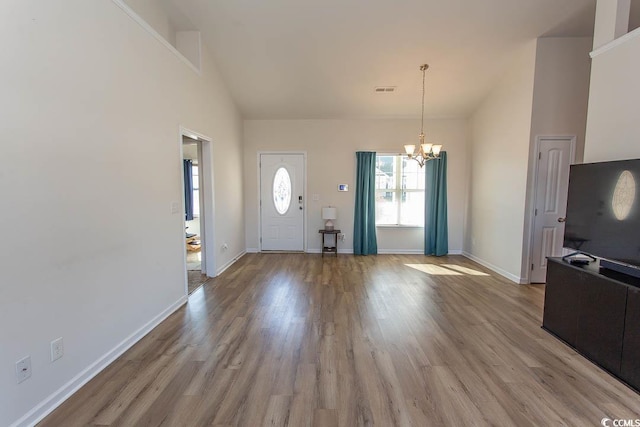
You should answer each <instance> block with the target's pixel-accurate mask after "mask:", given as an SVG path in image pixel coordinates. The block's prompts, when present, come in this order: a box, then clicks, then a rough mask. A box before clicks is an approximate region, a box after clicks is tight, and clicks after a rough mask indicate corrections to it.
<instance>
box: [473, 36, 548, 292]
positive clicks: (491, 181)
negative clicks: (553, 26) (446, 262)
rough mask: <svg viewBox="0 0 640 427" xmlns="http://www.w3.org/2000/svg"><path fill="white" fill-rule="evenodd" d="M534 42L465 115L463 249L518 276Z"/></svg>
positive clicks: (534, 52)
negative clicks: (468, 165) (467, 119)
mask: <svg viewBox="0 0 640 427" xmlns="http://www.w3.org/2000/svg"><path fill="white" fill-rule="evenodd" d="M535 57H536V42H535V41H532V42H528V43H527V44H526V45H525V46H523V47H522V48H521V49H520V51H519V52H517V55H516V56H515V59H514V61H513V62H512V64H511V65H510V66H509V68H508V69H506V70H505V73H504V76H503V77H502V78H501V79H500V81H499V82H498V83H497V85H496V87H495V88H494V89H493V90H492V91H491V93H490V94H489V95H488V96H487V98H486V99H485V100H484V101H483V102H482V104H481V105H480V106H479V108H478V109H477V110H476V111H475V112H474V113H473V115H472V116H471V118H470V144H469V148H470V153H469V156H471V177H470V184H469V191H470V192H469V201H468V208H467V215H468V218H467V221H466V230H465V252H466V253H467V254H468V255H469V256H470V257H471V258H473V259H476V260H478V261H479V262H481V263H483V264H485V265H487V266H489V267H490V268H492V269H494V270H495V271H496V272H498V273H500V274H503V275H505V276H506V277H509V278H511V279H512V280H514V281H518V282H519V281H520V280H521V277H522V276H521V275H522V271H521V264H522V248H523V225H524V216H525V202H526V192H527V168H528V161H529V140H530V135H531V109H532V103H533V85H534V70H535Z"/></svg>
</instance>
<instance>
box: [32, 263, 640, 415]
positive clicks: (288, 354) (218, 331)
mask: <svg viewBox="0 0 640 427" xmlns="http://www.w3.org/2000/svg"><path fill="white" fill-rule="evenodd" d="M543 299H544V286H542V285H536V286H523V285H516V284H513V283H511V282H509V281H507V280H506V279H503V278H501V277H500V276H497V275H495V274H493V273H490V272H489V271H488V270H486V269H484V268H483V267H480V266H479V265H478V264H476V263H474V262H471V261H469V260H467V259H466V258H463V257H461V256H448V257H441V258H432V257H424V256H418V255H401V256H400V255H398V256H396V255H379V256H367V257H355V256H349V255H340V256H339V257H338V258H334V257H325V258H322V257H321V256H320V255H317V254H249V255H245V256H244V257H243V258H241V259H240V260H239V261H238V262H237V263H236V264H234V265H233V266H232V267H231V268H230V269H228V270H227V271H226V272H225V273H224V274H222V275H221V276H220V277H218V278H216V279H214V280H211V281H209V282H207V283H206V284H205V285H204V286H203V287H202V288H201V289H200V290H198V291H197V292H195V293H194V294H193V295H191V297H190V298H189V303H188V304H187V305H186V306H184V307H183V308H181V309H180V310H178V311H177V312H176V313H175V314H173V315H172V316H171V317H170V318H168V319H167V320H166V321H164V322H163V323H162V324H161V325H160V326H158V327H157V328H156V329H154V330H153V331H152V332H151V333H150V334H149V335H147V336H146V337H145V338H144V339H143V340H141V341H140V342H139V343H138V344H136V345H135V346H134V347H133V348H131V349H130V350H129V351H127V352H126V353H125V354H124V355H123V356H122V357H120V358H119V359H118V360H117V361H115V362H114V363H113V364H112V365H111V366H110V367H108V368H107V369H106V370H104V371H103V372H102V373H100V374H99V375H98V376H97V377H96V378H95V379H93V380H92V381H91V382H89V383H88V384H87V385H86V386H84V387H83V388H82V389H81V390H80V391H79V392H78V393H76V394H75V395H74V396H72V397H71V398H70V399H69V400H68V401H66V402H65V403H64V404H63V405H62V406H60V407H59V408H58V409H57V410H56V411H55V412H53V413H52V414H51V415H49V416H48V417H47V418H46V419H45V420H44V421H43V422H42V423H41V425H42V426H65V427H67V426H85V425H101V426H115V425H118V426H147V425H149V426H159V425H163V426H165V425H166V426H250V427H253V426H261V425H268V426H281V425H289V426H310V425H315V426H347V427H351V426H361V425H375V426H395V425H398V426H410V425H413V426H469V425H501V426H502V425H504V426H548V425H575V426H598V425H600V422H601V419H602V418H605V417H608V418H611V419H638V418H640V395H638V394H636V393H635V392H633V391H632V390H630V389H629V388H627V387H626V386H625V385H623V384H622V383H620V382H618V381H617V380H616V379H614V378H612V377H611V376H609V375H608V374H607V373H605V372H603V371H602V370H600V369H599V368H598V367H596V366H594V365H593V364H591V363H590V362H589V361H587V360H586V359H584V358H583V357H582V356H580V355H578V354H576V353H575V352H574V351H573V350H571V349H570V348H569V347H567V346H566V345H564V344H563V343H561V342H560V341H558V340H557V339H556V338H554V337H553V336H551V335H549V334H548V333H547V332H545V331H544V330H542V329H540V324H541V320H542V309H543ZM639 356H640V355H639Z"/></svg>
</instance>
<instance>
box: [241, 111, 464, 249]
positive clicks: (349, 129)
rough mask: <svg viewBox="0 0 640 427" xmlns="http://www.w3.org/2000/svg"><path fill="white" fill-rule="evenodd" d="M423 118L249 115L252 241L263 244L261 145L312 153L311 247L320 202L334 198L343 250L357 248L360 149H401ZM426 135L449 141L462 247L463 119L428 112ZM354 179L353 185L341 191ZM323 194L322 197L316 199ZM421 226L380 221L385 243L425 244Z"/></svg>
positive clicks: (453, 228) (452, 244)
mask: <svg viewBox="0 0 640 427" xmlns="http://www.w3.org/2000/svg"><path fill="white" fill-rule="evenodd" d="M419 132H420V121H419V120H246V121H245V122H244V137H245V139H244V141H245V147H244V153H245V162H244V170H245V207H246V236H247V248H248V249H249V250H251V249H258V248H259V230H258V220H259V209H258V165H257V153H258V152H259V151H286V150H292V151H306V153H307V190H308V192H307V220H308V227H307V247H308V250H309V251H312V252H313V251H319V250H320V243H321V239H320V235H319V234H318V229H320V228H322V227H323V221H322V219H321V216H320V210H321V208H322V207H323V206H328V205H332V206H336V207H337V208H338V219H337V220H336V221H335V223H336V227H337V228H340V229H341V230H342V231H343V232H344V233H345V234H346V239H345V242H344V243H341V244H340V250H341V251H342V250H344V251H352V250H353V206H354V197H355V185H354V179H355V165H356V160H355V152H356V151H359V150H373V151H377V152H381V153H382V152H392V153H399V152H400V151H402V150H403V144H406V143H409V142H412V141H416V140H417V138H418V137H417V135H418V133H419ZM425 132H426V133H427V139H428V140H430V141H437V142H438V143H441V144H444V148H445V150H446V151H447V152H448V201H449V250H450V251H460V250H461V249H462V219H463V206H464V197H465V193H466V182H467V169H466V167H465V166H466V151H465V145H466V123H465V120H458V119H451V120H427V121H426V122H425ZM338 184H349V192H347V193H342V192H338V190H337V185H338ZM312 194H318V195H319V196H320V201H317V202H316V201H313V200H312V197H311V196H312ZM422 236H423V229H422V228H414V229H404V230H398V229H388V228H378V249H379V250H380V251H385V250H386V251H403V250H409V251H421V250H422V248H423V237H422Z"/></svg>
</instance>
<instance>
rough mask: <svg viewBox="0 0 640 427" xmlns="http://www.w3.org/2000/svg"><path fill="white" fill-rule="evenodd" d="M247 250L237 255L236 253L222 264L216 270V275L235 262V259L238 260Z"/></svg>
mask: <svg viewBox="0 0 640 427" xmlns="http://www.w3.org/2000/svg"><path fill="white" fill-rule="evenodd" d="M246 253H247V251H241V252H240V253H239V254H238V255H236V256H235V257H233V258H232V259H231V260H230V261H229V262H227V263H226V264H224V265H223V266H221V267H220V268H219V269H218V270H216V276H219V275H221V274H222V273H224V271H225V270H226V269H227V268H229V267H231V266H232V265H233V264H235V263H236V261H238V260H239V259H240V258H242V257H243V256H244V254H246Z"/></svg>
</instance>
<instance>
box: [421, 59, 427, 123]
mask: <svg viewBox="0 0 640 427" xmlns="http://www.w3.org/2000/svg"><path fill="white" fill-rule="evenodd" d="M420 68H421V69H422V114H421V115H420V117H421V120H420V135H424V75H425V73H426V72H427V69H426V67H425V66H424V65H423V66H422V67H420Z"/></svg>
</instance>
